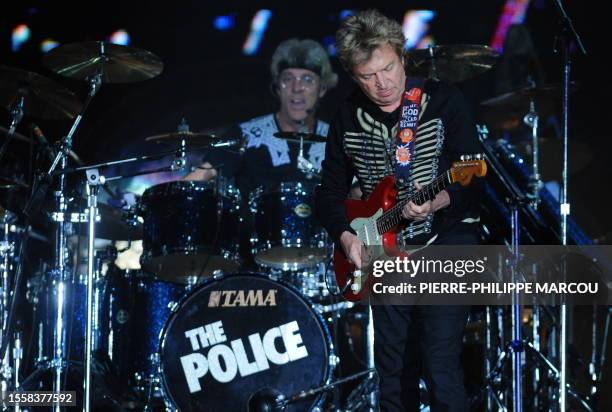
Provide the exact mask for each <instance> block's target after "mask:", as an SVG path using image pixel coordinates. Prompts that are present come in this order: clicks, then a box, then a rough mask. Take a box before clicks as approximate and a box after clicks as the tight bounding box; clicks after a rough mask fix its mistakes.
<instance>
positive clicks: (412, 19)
mask: <svg viewBox="0 0 612 412" xmlns="http://www.w3.org/2000/svg"><path fill="white" fill-rule="evenodd" d="M435 16H436V13H435V12H434V11H431V10H408V11H407V12H406V14H404V22H403V24H402V31H403V32H404V37H406V45H405V47H406V49H407V50H409V49H412V48H414V47H415V46H417V45H418V44H419V42H420V41H421V39H423V37H425V36H426V35H427V34H428V33H427V32H428V30H429V24H428V23H429V22H430V21H431V20H433V18H434V17H435Z"/></svg>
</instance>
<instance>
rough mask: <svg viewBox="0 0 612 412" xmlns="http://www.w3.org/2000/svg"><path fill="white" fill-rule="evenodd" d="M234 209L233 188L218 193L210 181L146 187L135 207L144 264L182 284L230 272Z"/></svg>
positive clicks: (234, 257) (236, 221)
mask: <svg viewBox="0 0 612 412" xmlns="http://www.w3.org/2000/svg"><path fill="white" fill-rule="evenodd" d="M239 209H240V198H239V195H238V193H237V192H236V191H234V190H226V191H224V192H223V193H220V192H219V191H217V190H216V187H215V184H214V183H212V182H188V181H176V182H169V183H163V184H160V185H157V186H153V187H151V188H149V189H147V190H146V191H145V192H144V194H143V196H142V199H141V206H140V211H141V214H142V216H143V217H144V237H143V254H142V257H141V264H142V267H143V269H144V270H146V271H148V272H152V273H154V274H155V275H156V276H157V277H159V278H161V279H165V280H170V281H174V282H181V283H186V282H188V281H189V279H190V278H193V277H202V276H210V275H212V274H213V273H214V272H215V271H223V272H233V271H235V270H236V269H237V268H238V266H239V264H238V244H237V243H238V242H236V239H237V237H238V233H239V227H240V215H239V212H240V210H239Z"/></svg>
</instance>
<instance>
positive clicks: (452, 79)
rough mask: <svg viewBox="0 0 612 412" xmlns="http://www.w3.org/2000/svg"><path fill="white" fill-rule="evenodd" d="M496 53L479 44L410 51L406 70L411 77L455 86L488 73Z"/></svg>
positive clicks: (496, 55)
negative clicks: (419, 77)
mask: <svg viewBox="0 0 612 412" xmlns="http://www.w3.org/2000/svg"><path fill="white" fill-rule="evenodd" d="M498 57H499V53H498V52H497V51H495V50H494V49H492V48H490V47H488V46H482V45H479V44H453V45H448V46H432V47H431V48H427V49H416V50H410V51H409V52H408V55H407V60H406V69H407V70H408V73H409V74H410V75H412V76H422V77H427V78H433V79H437V80H444V81H446V82H449V83H458V82H461V81H463V80H466V79H469V78H471V77H475V76H477V75H479V74H481V73H484V72H486V71H487V70H489V69H491V68H492V67H493V66H494V65H495V63H496V62H497V59H498Z"/></svg>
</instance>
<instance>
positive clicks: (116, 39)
mask: <svg viewBox="0 0 612 412" xmlns="http://www.w3.org/2000/svg"><path fill="white" fill-rule="evenodd" d="M109 41H110V42H111V43H114V44H119V45H121V46H127V45H128V44H130V34H129V33H128V32H127V31H125V30H117V31H116V32H114V33H113V34H111V35H110V37H109Z"/></svg>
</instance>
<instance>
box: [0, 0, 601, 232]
mask: <svg viewBox="0 0 612 412" xmlns="http://www.w3.org/2000/svg"><path fill="white" fill-rule="evenodd" d="M568 3H569V4H567V5H566V8H567V10H568V12H569V14H570V16H571V17H572V18H573V20H574V23H575V26H576V29H577V30H578V32H579V33H580V34H581V35H582V37H583V41H584V43H585V45H586V48H587V51H588V53H589V54H588V56H581V55H580V54H578V53H574V54H573V55H572V57H573V66H572V79H573V80H575V81H578V82H579V83H580V91H579V92H578V93H575V94H574V95H572V98H573V100H572V101H571V107H570V111H571V113H570V138H571V139H572V140H575V141H580V142H583V143H586V144H587V145H588V147H589V148H590V152H591V154H592V157H591V161H590V162H589V164H588V165H586V167H583V168H582V170H581V171H580V172H579V173H577V174H575V175H572V176H571V179H570V192H569V198H570V202H571V203H572V216H573V217H574V218H575V219H576V220H577V222H578V224H579V225H580V226H581V227H582V228H583V229H584V230H585V231H586V232H587V234H588V235H589V236H591V237H592V238H595V239H599V238H601V241H604V242H607V241H609V236H610V232H612V219H611V218H610V216H609V215H610V214H609V213H608V210H609V198H610V197H609V194H608V190H606V189H607V187H608V186H609V185H608V184H607V181H608V178H609V177H610V176H611V175H612V173H611V170H612V169H611V168H610V167H609V163H608V156H609V153H610V146H611V145H610V139H609V135H610V133H609V132H608V125H607V122H606V120H607V119H606V117H607V114H608V105H607V104H606V98H607V97H608V95H609V91H610V87H609V85H608V80H607V75H608V70H607V66H606V65H605V64H603V61H604V56H605V55H606V54H607V51H608V50H607V49H606V47H607V45H606V41H607V40H608V38H609V36H607V35H606V27H607V25H608V24H607V23H606V22H605V13H603V11H602V10H598V9H597V8H595V7H597V6H596V5H595V3H591V4H590V5H589V7H586V6H585V7H579V6H578V2H568ZM503 5H504V2H503V1H501V0H492V1H477V0H466V1H412V2H377V3H376V7H378V8H379V9H380V10H381V11H383V12H385V13H386V14H388V15H389V16H392V17H394V18H396V19H397V20H399V21H401V20H402V18H403V15H404V13H405V12H406V10H408V9H428V10H433V11H435V12H436V16H435V17H434V19H433V20H432V21H431V22H430V34H431V35H433V37H434V38H435V41H436V43H437V44H457V43H477V44H489V42H490V40H491V38H492V35H493V33H494V31H495V28H496V26H497V23H498V20H499V16H500V14H501V12H502V9H503ZM553 5H554V3H553V2H552V1H546V0H536V1H532V2H531V4H530V5H529V9H528V12H527V16H526V19H525V22H524V24H525V26H526V27H527V28H528V30H529V31H530V33H531V35H532V37H533V40H534V44H535V46H536V51H537V53H538V56H539V58H540V60H541V63H542V67H543V71H544V77H545V79H544V80H545V81H546V82H547V83H551V82H558V81H560V79H561V73H562V66H561V57H560V55H559V54H555V53H554V52H553V45H554V40H555V35H556V34H557V32H558V30H557V21H558V18H557V13H556V10H555V8H554V6H553ZM12 7H13V10H12V11H11V12H9V13H7V12H3V13H2V15H1V16H0V56H1V57H0V62H1V63H2V64H5V65H8V66H15V67H20V68H24V69H28V70H32V71H35V72H38V73H40V74H43V75H46V76H49V77H51V78H54V79H55V80H59V81H61V83H62V84H63V85H65V86H67V87H68V88H70V89H71V90H73V91H74V92H75V93H77V95H78V96H79V97H81V98H83V97H84V96H85V93H86V88H85V87H84V86H83V84H82V83H80V82H77V81H73V80H70V79H65V78H62V79H60V78H58V77H57V76H55V75H54V74H53V73H51V72H49V71H48V70H47V69H45V68H44V67H43V66H42V64H41V58H42V52H41V51H40V49H39V44H40V42H41V41H42V40H43V39H45V38H48V37H50V38H53V39H55V40H56V41H58V42H59V43H60V44H65V43H70V42H78V41H86V40H99V39H106V38H108V36H109V35H110V34H111V33H112V32H114V31H115V30H118V29H125V30H127V31H128V32H129V33H130V35H131V45H132V46H135V47H139V48H143V49H146V50H149V51H151V52H153V53H155V54H156V55H158V56H159V57H160V58H161V59H162V60H163V62H164V65H165V67H164V71H163V73H162V74H161V75H160V76H159V77H157V78H155V79H152V80H149V81H145V82H141V83H133V84H124V85H116V84H110V85H104V86H103V87H102V90H101V91H100V92H99V94H98V96H97V97H96V99H95V100H94V102H93V103H92V105H91V106H90V109H89V111H88V113H87V114H86V117H85V119H84V121H83V122H82V125H81V127H80V129H79V131H78V133H77V135H76V139H75V149H76V151H77V153H78V154H79V155H80V156H81V157H82V158H83V159H84V160H85V161H87V162H93V161H101V160H107V159H114V158H116V157H118V156H120V155H132V154H136V153H146V152H150V150H155V149H156V148H155V147H149V146H147V145H146V144H144V143H143V138H144V137H146V136H149V135H152V134H156V133H163V132H170V131H173V130H175V129H176V126H177V125H178V123H179V121H180V120H181V118H183V117H185V118H186V119H187V121H188V123H189V125H190V127H191V130H209V129H212V130H216V131H219V130H222V129H223V128H224V127H225V126H228V125H229V124H231V123H233V122H236V121H240V120H246V119H249V118H251V117H253V116H256V115H260V114H265V113H268V112H270V111H272V110H274V109H275V107H276V106H275V101H274V98H273V96H272V95H271V93H270V87H269V74H268V73H269V72H268V61H269V58H270V56H271V54H272V52H273V51H274V49H275V47H276V46H277V44H278V42H279V41H281V40H283V39H286V38H289V37H300V38H303V37H310V38H313V39H315V40H318V41H321V42H324V41H326V40H329V39H330V38H333V35H334V33H335V30H336V29H337V26H338V23H339V20H340V17H339V15H340V12H341V11H342V10H347V9H348V10H359V9H364V8H368V7H372V3H370V2H365V1H353V2H348V1H338V2H329V1H328V2H322V1H310V2H300V3H295V2H277V3H274V2H261V3H259V4H254V3H252V2H248V3H244V4H238V3H231V2H229V3H227V2H210V1H207V2H202V1H177V2H172V3H163V4H158V3H155V2H147V1H131V2H116V3H112V4H110V3H105V2H97V1H94V2H86V3H83V2H66V1H53V2H46V1H24V2H20V3H19V5H18V6H15V5H13V6H12ZM261 8H268V9H270V10H272V17H271V19H270V21H269V25H268V28H267V31H266V32H265V35H264V38H263V41H262V43H261V47H260V50H259V51H258V53H257V54H256V55H254V56H245V55H243V54H242V44H243V42H244V40H245V38H246V36H247V34H248V31H249V28H250V22H251V19H252V17H253V15H254V14H255V12H256V11H257V10H259V9H261ZM218 15H232V16H234V18H235V27H234V28H233V29H231V30H228V31H218V30H216V29H215V28H214V27H213V20H214V17H215V16H218ZM19 23H26V24H28V26H29V27H30V28H31V30H32V37H31V39H30V40H29V41H28V42H27V43H26V44H24V45H23V46H22V48H21V49H20V50H19V51H18V52H16V53H14V52H13V51H11V43H10V34H11V31H12V30H13V28H14V27H15V26H16V25H17V24H19ZM574 50H575V48H574ZM333 64H334V67H335V68H336V71H337V72H338V74H339V75H340V83H339V86H338V87H337V88H336V89H335V90H332V91H331V92H330V93H329V94H328V96H327V98H326V99H324V101H323V102H322V105H321V110H320V114H321V117H322V118H323V119H326V120H329V119H330V118H331V117H332V116H333V114H334V110H335V107H336V105H337V103H338V102H339V100H340V99H341V98H342V97H343V96H344V95H346V93H347V91H348V90H349V88H350V87H351V84H350V80H349V79H348V78H347V76H346V74H345V73H344V72H343V70H342V69H341V67H340V66H339V64H338V62H337V60H336V59H335V58H333ZM493 79H494V73H493V71H491V72H489V73H487V74H485V75H482V76H480V77H478V78H475V79H472V80H470V81H467V82H465V83H464V84H462V85H460V87H462V89H463V90H464V92H465V94H466V96H467V97H468V99H469V100H470V102H471V103H472V104H473V105H474V109H475V111H478V103H479V102H480V101H482V100H483V99H485V98H487V97H492V96H494V95H495V93H494V82H493ZM557 106H560V103H558V104H557ZM559 108H560V107H558V108H557V109H559ZM557 113H558V114H560V110H557ZM0 116H1V117H0V120H3V123H2V124H4V125H6V124H7V118H6V111H4V110H3V111H2V113H1V115H0ZM557 119H558V120H559V122H560V120H561V117H560V116H557ZM39 123H40V125H41V126H44V127H43V130H44V132H45V134H46V135H47V136H48V137H49V138H50V139H52V140H55V139H58V138H59V137H61V136H62V135H63V134H65V133H66V131H67V130H68V128H69V124H68V123H67V122H62V121H57V122H42V121H41V122H39ZM27 130H28V129H27V127H26V124H25V123H24V125H23V127H22V129H21V131H22V133H24V134H25V133H27ZM553 137H555V136H553ZM571 155H572V151H571V148H570V161H571ZM543 157H544V158H546V157H547V153H543ZM544 161H546V159H544ZM559 175H560V172H559Z"/></svg>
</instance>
